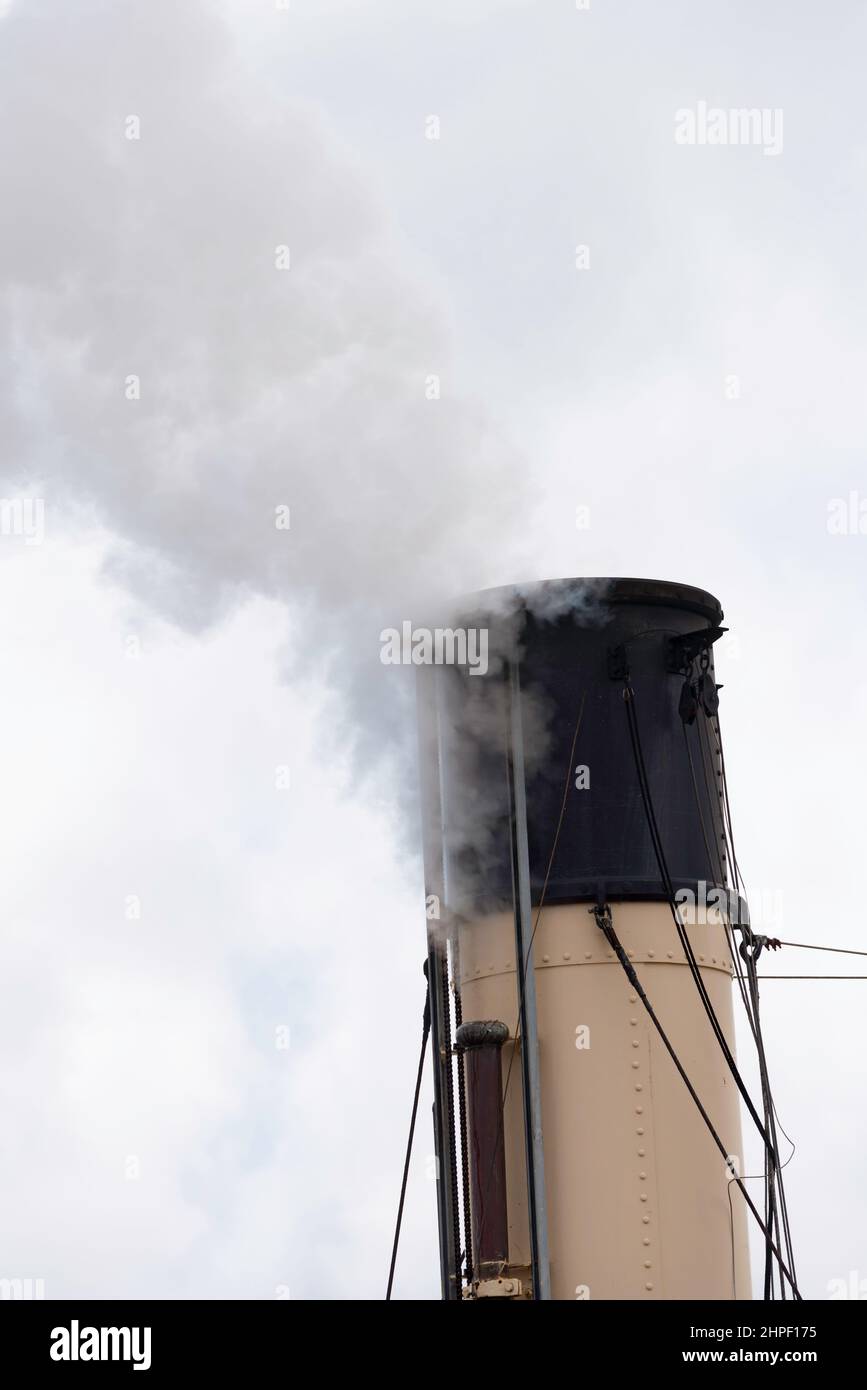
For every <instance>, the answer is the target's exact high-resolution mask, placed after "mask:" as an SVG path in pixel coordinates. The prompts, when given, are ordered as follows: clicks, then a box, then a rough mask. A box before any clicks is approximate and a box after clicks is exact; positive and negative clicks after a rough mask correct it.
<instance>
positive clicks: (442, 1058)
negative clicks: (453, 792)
mask: <svg viewBox="0 0 867 1390" xmlns="http://www.w3.org/2000/svg"><path fill="white" fill-rule="evenodd" d="M429 674H430V673H429V672H427V671H422V672H420V677H421V678H420V679H419V680H418V681H417V683H416V699H417V707H418V728H419V749H420V757H419V773H420V778H421V788H420V790H421V798H422V806H423V808H424V817H423V822H424V826H425V841H424V869H425V897H426V898H427V899H431V898H435V899H436V900H437V901H438V902H439V903H440V904H442V903H443V902H444V892H443V853H442V795H441V787H440V773H439V756H440V750H439V745H438V741H437V739H436V732H435V731H436V727H437V691H436V685H435V683H434V682H433V681H432V680H426V679H424V678H423V677H424V676H425V675H429ZM433 748H437V755H438V756H437V763H436V765H435V766H434V767H431V758H430V753H431V750H432V749H433ZM427 925H428V982H429V986H430V1008H431V1043H432V1052H433V1073H434V1103H433V1128H434V1153H435V1155H436V1164H437V1173H436V1179H437V1181H436V1193H437V1229H438V1233H439V1247H440V1274H441V1278H442V1295H443V1298H444V1299H445V1300H447V1301H449V1302H453V1301H455V1300H457V1299H459V1298H460V1278H459V1270H458V1264H459V1260H460V1250H459V1248H458V1244H457V1241H456V1238H455V1225H456V1220H457V1204H456V1202H455V1198H454V1192H455V1181H456V1178H455V1173H456V1166H455V1165H456V1156H455V1136H454V1125H453V1122H452V1121H450V1118H449V1114H450V1107H449V1094H450V1088H451V1079H452V1073H451V1068H452V1056H451V1048H452V1040H451V1026H450V1021H449V1019H448V1015H447V1002H448V996H447V994H445V993H444V990H443V979H444V978H445V979H446V981H447V978H448V951H447V947H446V943H445V935H444V933H443V930H442V924H441V922H440V921H439V920H438V919H436V918H434V919H431V920H429V921H428V924H427ZM446 987H447V986H446Z"/></svg>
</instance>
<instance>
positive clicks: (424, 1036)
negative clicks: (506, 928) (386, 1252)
mask: <svg viewBox="0 0 867 1390" xmlns="http://www.w3.org/2000/svg"><path fill="white" fill-rule="evenodd" d="M424 976H425V980H426V982H427V984H426V988H425V996H424V1014H423V1015H422V1026H421V1053H420V1054H419V1059H418V1075H417V1077H416V1080H415V1095H414V1096H413V1101H412V1116H411V1118H410V1122H409V1138H408V1139H407V1141H406V1158H405V1160H404V1164H403V1181H402V1183H401V1185H400V1201H399V1203H398V1207H397V1221H396V1223H395V1227H394V1243H393V1245H392V1247H391V1267H390V1268H389V1271H388V1289H387V1290H386V1294H385V1298H386V1302H389V1301H390V1300H391V1290H392V1287H393V1285H394V1267H395V1264H396V1263H397V1247H398V1245H399V1244H400V1228H401V1223H402V1222H403V1204H404V1201H405V1199H406V1184H407V1179H408V1178H409V1161H410V1158H411V1157H412V1141H413V1136H414V1135H415V1120H416V1116H417V1114H418V1098H419V1093H420V1091H421V1082H422V1075H423V1073H424V1055H425V1053H426V1051H427V1040H428V1034H429V1033H430V980H429V978H428V965H427V961H425V963H424Z"/></svg>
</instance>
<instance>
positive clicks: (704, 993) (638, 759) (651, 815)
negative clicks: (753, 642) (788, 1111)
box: [623, 677, 770, 1144]
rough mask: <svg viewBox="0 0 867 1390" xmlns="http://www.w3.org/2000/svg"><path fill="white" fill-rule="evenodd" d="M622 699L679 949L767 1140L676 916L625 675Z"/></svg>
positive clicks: (630, 689)
mask: <svg viewBox="0 0 867 1390" xmlns="http://www.w3.org/2000/svg"><path fill="white" fill-rule="evenodd" d="M623 700H624V705H625V708H626V715H627V721H628V724H629V736H630V740H631V742H632V751H633V755H634V759H635V766H636V771H637V772H638V781H639V788H640V791H641V799H642V801H643V803H644V810H645V814H646V816H647V822H648V827H649V829H650V835H651V840H652V842H653V849H654V853H655V855H656V862H657V865H658V867H659V872H660V875H661V877H662V882H663V887H664V888H665V891H666V895H667V899H668V906H669V909H670V910H671V915H672V917H673V919H674V924H675V927H676V929H677V934H678V938H679V940H680V944H681V946H682V947H683V952H684V955H685V956H686V961H687V964H688V965H689V968H690V973H691V975H692V978H693V981H694V983H695V986H696V989H697V990H698V994H699V998H700V999H701V1003H702V1007H703V1008H704V1011H705V1013H706V1014H707V1017H708V1020H709V1021H710V1025H711V1028H712V1030H713V1033H714V1036H715V1038H716V1040H717V1042H718V1043H719V1046H720V1050H721V1051H722V1054H723V1056H724V1057H725V1060H726V1064H727V1066H728V1068H729V1070H730V1072H731V1074H732V1076H733V1077H734V1080H735V1084H736V1086H737V1088H738V1090H739V1091H740V1093H741V1095H742V1096H743V1099H744V1103H745V1104H746V1106H747V1109H748V1110H749V1112H750V1115H751V1116H752V1118H753V1121H754V1123H755V1125H756V1128H757V1129H758V1131H759V1134H760V1135H761V1136H762V1139H763V1140H764V1142H765V1144H770V1139H769V1136H768V1134H767V1131H766V1130H765V1127H764V1125H763V1124H762V1121H761V1120H760V1119H759V1114H758V1111H757V1110H756V1107H755V1105H754V1104H753V1100H752V1097H751V1096H750V1094H749V1091H748V1090H747V1088H746V1085H745V1084H744V1080H743V1077H742V1076H741V1074H740V1072H739V1070H738V1066H737V1062H736V1061H735V1059H734V1057H733V1055H732V1051H731V1048H730V1047H729V1045H728V1041H727V1039H726V1037H725V1034H724V1033H723V1030H722V1026H721V1024H720V1021H719V1019H718V1018H717V1015H716V1011H715V1009H714V1007H713V1004H712V1003H711V1000H710V996H709V995H708V992H707V987H706V985H705V983H704V980H703V978H702V975H701V971H700V970H699V968H698V962H697V961H696V958H695V953H694V951H693V949H692V943H691V941H690V939H689V936H688V935H687V932H686V930H685V928H684V925H683V921H682V919H681V916H680V911H679V909H678V906H677V902H676V899H675V891H674V884H673V883H672V880H671V875H670V873H669V871H668V864H667V862H666V858H665V852H664V850H663V847H662V840H661V838H660V834H659V825H658V823H657V820H656V813H655V811H654V809H653V799H652V796H651V793H650V783H649V780H648V777H647V768H646V766H645V762H644V754H643V752H642V748H641V734H640V732H639V728H638V720H637V717H636V714H635V708H634V704H635V691H634V690H633V688H632V685H631V683H630V681H629V679H628V677H627V679H626V681H625V682H624V686H623Z"/></svg>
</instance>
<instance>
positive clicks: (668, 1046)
mask: <svg viewBox="0 0 867 1390" xmlns="http://www.w3.org/2000/svg"><path fill="white" fill-rule="evenodd" d="M590 911H591V912H592V913H593V915H594V916H595V918H596V921H597V923H598V925H599V927H600V929H601V931H602V933H603V935H604V936H605V939H606V941H607V942H608V944H609V946H610V947H611V949H612V950H613V951H614V953H615V955H616V956H617V959H618V960H619V961H620V964H621V966H622V967H623V970H624V972H625V974H626V977H627V979H628V980H629V983H630V984H631V985H632V988H633V989H634V990H635V992H636V994H637V995H638V997H639V999H640V1000H641V1002H642V1004H643V1005H644V1008H645V1009H646V1010H647V1013H648V1015H649V1016H650V1019H651V1022H652V1023H653V1026H654V1028H655V1029H656V1031H657V1033H658V1034H659V1036H660V1038H661V1040H662V1043H663V1045H664V1047H665V1050H666V1051H667V1053H668V1055H669V1057H670V1058H671V1060H672V1062H673V1063H674V1065H675V1067H676V1068H677V1071H678V1074H679V1076H680V1078H681V1080H682V1081H683V1083H684V1085H685V1086H686V1089H687V1090H688V1091H689V1094H690V1096H691V1097H692V1100H693V1102H694V1103H695V1106H696V1109H697V1110H698V1112H699V1114H700V1115H701V1117H702V1119H703V1120H704V1122H705V1125H706V1127H707V1130H708V1133H709V1134H710V1136H711V1138H712V1139H713V1141H714V1143H715V1144H716V1146H717V1148H718V1149H719V1151H720V1153H721V1154H722V1156H723V1158H724V1160H725V1163H726V1167H727V1168H728V1171H729V1172H731V1170H732V1164H731V1158H730V1155H729V1154H728V1153H727V1151H726V1146H725V1144H724V1143H723V1141H722V1139H721V1138H720V1137H719V1134H718V1133H717V1131H716V1129H715V1128H714V1124H713V1121H712V1120H711V1118H710V1116H709V1115H708V1113H707V1111H706V1110H705V1108H704V1106H703V1105H702V1103H701V1100H700V1099H699V1096H698V1093H697V1091H696V1089H695V1087H694V1086H693V1084H692V1082H691V1081H690V1079H689V1077H688V1076H687V1074H686V1071H685V1070H684V1067H683V1064H682V1063H681V1060H680V1058H679V1057H678V1055H677V1053H676V1052H675V1050H674V1047H673V1045H672V1043H671V1041H670V1039H669V1037H668V1034H667V1033H666V1031H665V1029H664V1028H663V1026H662V1024H661V1023H660V1021H659V1019H658V1018H657V1016H656V1011H655V1009H654V1007H653V1005H652V1004H651V1002H650V1000H649V999H648V997H647V995H646V994H645V992H644V987H643V985H642V983H641V981H640V980H639V978H638V974H637V972H636V970H635V967H634V965H633V964H632V961H631V960H630V959H629V957H628V956H627V954H626V952H625V951H624V949H623V947H622V945H621V944H620V940H619V938H618V936H617V933H616V931H615V930H614V925H613V922H612V918H611V909H610V908H609V907H595V908H591V909H590ZM732 1181H733V1182H736V1183H737V1185H738V1187H739V1188H740V1190H741V1192H742V1194H743V1198H744V1201H745V1202H746V1204H747V1206H748V1207H749V1209H750V1211H751V1212H752V1214H753V1216H754V1217H755V1219H756V1221H757V1222H758V1224H759V1227H760V1229H761V1230H762V1232H763V1234H764V1236H765V1238H766V1240H769V1241H770V1242H771V1246H772V1249H773V1252H774V1254H775V1256H776V1258H777V1262H778V1264H779V1267H780V1271H781V1273H782V1274H784V1275H785V1277H786V1278H787V1279H788V1280H789V1283H790V1285H791V1287H792V1292H793V1294H794V1296H795V1298H796V1299H800V1297H801V1295H800V1293H799V1292H798V1289H797V1286H796V1284H795V1281H794V1278H793V1276H792V1275H791V1273H790V1272H789V1270H788V1268H787V1266H786V1263H785V1261H784V1259H783V1256H782V1254H781V1252H780V1250H779V1249H778V1247H777V1245H776V1244H775V1243H774V1241H773V1236H772V1235H771V1233H770V1231H769V1229H768V1227H767V1225H766V1223H765V1222H764V1221H763V1220H762V1218H761V1216H760V1215H759V1211H758V1208H757V1207H756V1205H755V1203H754V1201H753V1199H752V1198H751V1196H750V1194H749V1192H748V1191H747V1189H746V1187H745V1186H744V1182H743V1179H742V1178H740V1177H739V1176H738V1175H737V1174H734V1175H733V1177H732Z"/></svg>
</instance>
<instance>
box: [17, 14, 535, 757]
mask: <svg viewBox="0 0 867 1390" xmlns="http://www.w3.org/2000/svg"><path fill="white" fill-rule="evenodd" d="M0 37H2V57H0V64H2V73H0V88H2V92H3V97H2V101H3V114H2V121H0V141H2V156H0V159H2V169H3V184H4V198H5V204H6V211H7V215H6V217H5V218H4V219H3V225H2V230H0V264H2V300H0V303H2V325H3V327H2V332H3V338H4V342H5V348H6V355H7V364H8V368H7V372H6V373H5V374H4V387H3V400H2V426H3V433H4V437H5V447H4V451H3V464H2V470H3V472H2V485H3V488H4V491H5V494H6V495H9V494H10V491H11V490H13V489H14V488H16V487H19V488H20V487H23V486H25V485H26V486H28V487H30V488H35V489H36V490H37V491H38V492H39V493H40V495H44V497H45V499H46V511H47V519H46V525H47V526H48V527H49V529H50V527H51V526H52V525H54V526H57V525H58V518H59V517H61V516H64V515H68V514H69V512H68V508H69V507H71V506H73V505H74V506H75V507H80V506H81V505H82V504H86V505H87V506H88V507H90V508H92V509H93V512H94V513H95V515H96V516H97V517H98V518H99V519H100V521H101V523H102V524H104V525H105V526H106V527H107V528H108V529H109V530H110V532H111V533H112V534H113V535H114V536H115V537H116V538H117V541H116V545H115V547H114V550H113V554H112V556H111V559H110V562H109V568H110V571H111V573H112V574H113V576H115V577H116V578H117V579H119V580H121V581H122V582H123V583H124V584H126V585H127V586H129V588H130V589H132V590H133V591H135V592H136V594H137V595H139V596H141V597H142V598H144V599H145V600H146V601H147V602H148V603H149V604H150V605H152V606H153V607H154V608H155V609H157V610H158V611H159V612H161V613H162V614H164V615H166V616H168V617H169V618H171V619H172V620H173V621H175V622H176V623H178V624H180V625H182V626H183V627H185V628H187V629H189V630H192V631H196V630H200V629H202V628H204V627H205V626H207V625H208V624H210V623H212V622H214V621H215V620H217V619H218V618H219V617H220V616H221V615H223V614H224V613H225V612H226V611H227V610H228V609H229V608H230V607H231V606H232V605H234V604H236V603H238V602H241V601H243V600H244V598H245V597H247V596H249V595H254V594H259V595H265V596H267V597H269V598H274V599H277V600H279V601H281V602H285V603H286V604H287V605H288V608H289V611H290V613H291V615H292V632H293V639H292V644H291V649H290V652H291V654H290V657H289V659H288V661H287V670H288V672H289V674H290V675H295V676H302V675H303V676H305V677H309V676H311V675H317V674H321V673H323V672H327V673H328V675H329V678H330V679H331V680H332V681H333V682H335V683H336V685H337V687H338V688H339V689H340V690H341V692H342V693H343V694H344V695H345V696H346V697H347V699H346V703H345V708H346V709H347V710H348V711H349V714H348V719H349V721H350V723H351V727H352V730H353V732H354V736H355V748H356V752H357V753H358V754H359V755H375V756H376V757H382V756H386V757H387V756H388V755H389V751H391V752H393V750H394V749H395V748H396V747H401V748H403V749H404V750H406V751H409V750H410V749H411V744H410V743H409V742H407V743H406V744H403V745H402V744H401V741H400V740H399V739H398V738H396V726H395V722H394V708H393V706H394V702H398V703H400V702H401V701H402V700H403V699H404V698H405V697H406V696H407V695H410V694H411V688H410V687H411V683H410V681H409V680H408V679H407V678H406V677H407V675H408V674H409V673H401V672H400V671H395V670H389V669H387V668H383V666H382V665H381V663H380V661H379V633H380V631H381V629H382V627H383V626H384V625H385V624H386V623H387V622H396V623H399V622H400V621H401V620H402V619H404V618H414V617H415V616H416V613H417V612H418V611H419V609H420V607H421V605H422V604H424V603H426V602H427V601H428V600H429V599H430V597H431V596H432V595H436V594H440V595H445V594H453V593H456V592H460V591H461V590H463V589H466V588H476V587H479V586H482V585H484V584H486V583H489V582H491V581H493V580H495V579H501V578H508V577H510V571H511V574H514V572H515V569H514V568H513V565H512V557H513V556H514V557H517V556H518V555H519V553H520V550H521V545H520V541H521V535H522V526H523V523H524V522H525V521H526V517H527V514H528V510H529V507H530V502H531V498H530V497H529V496H528V495H527V493H526V491H525V490H523V489H522V487H521V486H519V484H518V482H516V480H520V478H521V477H522V470H521V469H520V468H517V467H516V466H515V459H514V458H513V457H512V456H511V454H510V450H509V448H508V446H507V445H506V444H505V443H504V441H503V440H502V439H501V438H499V437H498V434H497V431H496V430H495V429H494V428H492V426H491V423H490V421H489V420H488V419H486V417H485V415H484V412H483V411H482V410H480V409H479V408H478V407H477V406H476V405H474V404H473V403H471V402H467V401H464V400H461V399H460V398H459V394H458V392H456V389H455V386H454V382H453V380H452V379H450V376H449V345H448V335H447V333H446V332H445V330H444V328H443V324H442V322H441V321H440V317H439V315H438V313H437V312H435V311H434V309H433V308H432V307H431V305H430V304H429V303H428V301H427V298H426V296H425V295H424V293H423V292H422V291H421V290H420V288H419V284H418V281H417V278H414V275H413V273H411V272H409V271H408V270H403V269H401V264H402V260H401V249H400V245H399V240H398V239H397V238H396V237H395V235H394V234H393V231H392V229H391V228H390V226H389V222H388V218H387V216H386V215H385V213H384V211H383V209H382V208H381V207H380V206H378V204H377V202H376V200H375V199H374V198H373V197H372V196H371V195H370V194H369V193H368V191H367V185H366V181H365V175H364V171H362V170H359V169H358V168H356V167H355V164H354V161H353V158H352V156H351V154H350V152H348V151H346V150H345V149H342V148H340V147H339V145H338V143H337V141H336V139H335V137H334V136H333V134H331V133H330V132H329V130H328V129H327V127H326V125H325V123H324V121H323V118H322V116H321V115H320V114H319V113H317V112H315V111H312V110H310V109H307V108H305V107H303V106H301V105H300V104H298V103H297V102H295V101H294V100H292V99H291V98H287V96H286V94H285V93H283V92H278V91H274V90H271V89H268V88H267V87H263V86H262V83H261V76H260V75H259V74H257V75H256V77H255V78H254V77H253V76H252V75H251V74H250V73H248V72H247V71H245V69H244V67H243V65H242V64H241V62H240V60H239V58H238V56H237V51H236V49H234V48H233V46H232V43H231V41H230V39H229V37H228V34H227V32H226V31H225V30H224V29H223V27H222V24H221V21H220V18H219V12H218V10H215V6H214V5H213V4H211V3H207V4H206V3H200V2H199V0H185V2H184V3H183V4H177V3H176V2H175V0H147V3H146V4H142V3H140V0H111V3H107V2H106V0H77V3H76V4H75V5H74V6H71V5H69V4H66V3H64V2H63V0H20V3H14V4H13V5H12V7H11V9H10V10H9V12H8V13H7V15H6V17H5V18H4V19H3V20H2V23H0ZM97 54H98V55H100V56H99V58H97V57H96V56H95V55H97ZM106 54H110V55H111V58H110V62H108V63H107V62H106V60H105V57H104V55H106ZM433 376H437V377H439V378H440V397H439V399H436V398H433V399H432V398H430V397H431V394H433V395H434V396H435V387H434V386H432V384H431V380H430V379H431V378H432V377H433ZM285 508H288V509H289V511H288V512H286V511H285V510H283V511H281V512H280V513H279V515H280V518H281V521H282V523H283V529H281V527H278V524H277V517H278V509H285ZM287 516H288V518H289V523H290V524H289V529H285V521H286V518H287ZM498 562H499V563H500V564H501V565H502V566H503V568H501V569H500V570H497V569H496V568H495V566H496V564H497V563H498ZM514 563H515V564H517V563H518V561H517V558H515V561H514ZM405 724H406V725H408V726H409V724H410V721H409V720H406V721H405ZM344 732H345V731H344ZM410 732H411V726H410ZM344 746H345V740H344Z"/></svg>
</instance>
